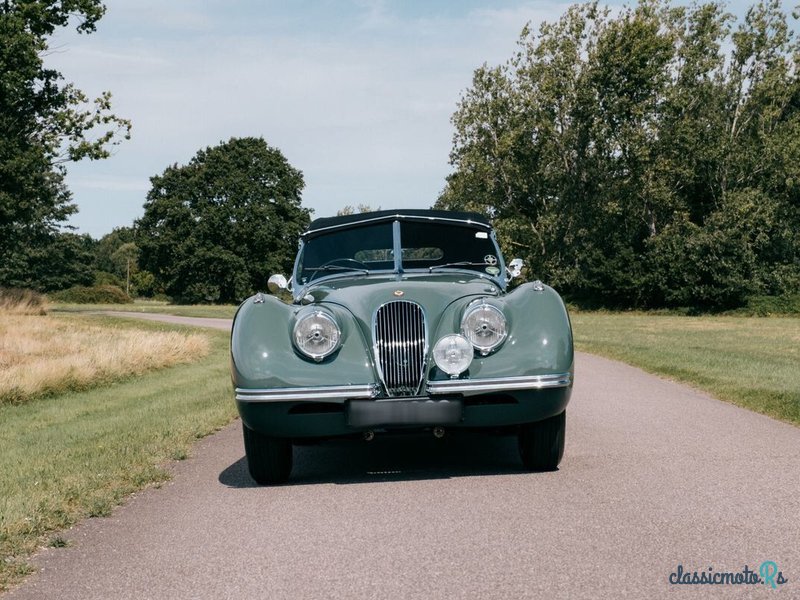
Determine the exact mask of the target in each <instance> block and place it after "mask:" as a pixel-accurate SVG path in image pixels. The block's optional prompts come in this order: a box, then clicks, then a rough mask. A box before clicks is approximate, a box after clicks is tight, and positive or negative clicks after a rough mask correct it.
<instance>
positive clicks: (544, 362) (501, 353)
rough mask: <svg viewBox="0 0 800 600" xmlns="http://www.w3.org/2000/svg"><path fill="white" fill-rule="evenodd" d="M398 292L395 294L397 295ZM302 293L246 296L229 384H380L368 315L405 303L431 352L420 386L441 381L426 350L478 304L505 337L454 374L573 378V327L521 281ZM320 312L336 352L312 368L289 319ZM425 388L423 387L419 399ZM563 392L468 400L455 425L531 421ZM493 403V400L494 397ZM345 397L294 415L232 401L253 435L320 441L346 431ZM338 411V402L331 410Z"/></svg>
mask: <svg viewBox="0 0 800 600" xmlns="http://www.w3.org/2000/svg"><path fill="white" fill-rule="evenodd" d="M399 291H402V292H403V295H402V296H401V297H398V296H396V295H395V292H399ZM305 292H307V293H310V294H311V295H312V296H313V297H314V301H313V303H310V304H307V305H301V304H287V303H285V302H283V301H281V300H279V299H278V298H277V297H275V296H265V295H258V296H254V297H251V298H248V299H247V300H246V301H245V302H244V303H242V305H241V306H240V308H239V311H238V312H237V314H236V317H235V319H234V323H233V329H232V333H231V359H232V377H233V383H234V386H235V387H237V388H244V389H273V388H295V387H314V386H337V385H357V384H376V385H380V378H379V375H378V370H377V369H376V365H375V359H374V354H373V347H372V319H373V315H374V314H375V311H376V310H377V309H378V308H379V307H380V306H381V305H382V304H384V303H387V302H392V301H396V300H407V301H412V302H416V303H418V304H419V305H420V306H422V308H423V310H424V312H425V315H426V321H427V327H428V329H427V338H428V339H427V343H428V347H429V353H428V354H429V358H428V368H427V370H426V371H425V380H426V381H427V380H445V379H447V376H446V375H445V374H444V373H442V372H440V371H439V370H438V368H436V367H435V365H434V364H433V360H432V358H431V357H430V351H431V350H432V348H433V345H434V344H435V343H436V341H437V340H438V339H440V338H441V337H442V336H444V335H447V334H450V333H460V324H461V318H462V315H463V312H464V309H465V308H466V307H467V306H468V305H469V304H470V303H471V302H473V301H475V300H478V299H485V301H486V302H488V303H490V304H493V305H495V306H497V307H498V308H500V309H501V310H502V311H503V313H504V315H505V316H506V319H507V324H508V337H507V338H506V340H505V341H504V343H503V345H502V346H501V347H500V348H499V349H497V350H496V351H495V352H493V353H492V354H490V355H488V356H480V355H476V356H475V358H474V360H473V362H472V365H471V366H470V368H469V370H468V371H467V372H466V373H465V374H463V375H462V376H461V378H470V379H473V378H481V379H484V378H502V377H519V376H524V375H547V374H553V373H567V372H569V373H570V374H572V373H573V345H572V330H571V327H570V322H569V317H568V314H567V311H566V308H565V306H564V303H563V302H562V300H561V298H560V297H559V295H558V294H557V293H556V292H555V291H554V290H553V289H552V288H550V287H547V286H544V287H543V289H537V288H536V287H534V285H533V284H530V283H527V284H523V285H520V286H518V287H517V288H515V289H513V290H512V291H511V292H509V293H506V292H505V291H503V290H502V289H501V288H500V287H499V286H498V285H497V284H496V282H494V281H493V280H492V279H490V278H486V277H482V276H478V275H477V274H467V273H463V272H440V273H433V274H429V273H405V274H402V275H397V274H385V275H369V276H364V275H355V276H350V277H339V278H332V279H327V280H324V281H321V282H320V283H319V284H317V285H312V286H310V287H309V288H308V289H306V290H305ZM256 300H258V302H257V301H256ZM320 309H323V310H326V311H328V312H329V313H331V314H332V315H334V317H335V318H336V321H337V322H338V324H339V326H340V328H341V331H342V341H341V346H340V348H339V349H338V350H337V351H336V352H335V353H334V354H333V355H331V356H329V357H327V358H325V359H323V360H322V361H320V362H315V361H313V360H311V359H309V358H307V357H305V356H302V355H301V354H300V353H299V352H298V351H297V350H296V349H295V348H294V345H293V343H292V340H291V335H292V327H293V324H294V321H295V319H296V318H297V317H299V316H302V315H303V314H305V313H306V312H307V311H315V310H320ZM424 389H425V385H424V383H423V386H422V390H423V393H424ZM570 392H571V387H567V388H556V389H546V390H516V391H511V392H508V394H506V396H508V398H511V399H513V401H512V402H510V403H505V404H504V403H502V402H501V403H496V404H493V403H489V402H487V403H485V404H483V403H481V401H480V396H479V397H477V399H476V398H475V397H473V398H471V399H470V400H471V401H470V403H469V405H466V406H465V408H464V419H463V421H462V423H461V424H460V425H459V427H489V426H492V427H502V426H508V425H516V424H520V423H525V422H532V421H537V420H540V419H544V418H547V417H549V416H552V415H555V414H558V413H560V412H561V411H563V410H564V408H565V407H566V405H567V402H568V401H569V396H570ZM492 396H493V398H497V397H498V394H497V393H495V394H492ZM346 402H347V400H346V399H332V400H331V401H330V402H329V403H328V404H330V405H331V406H328V409H326V410H323V411H321V412H319V413H313V411H311V412H308V413H306V412H304V411H297V405H298V403H297V402H268V403H256V402H238V401H237V406H238V408H239V412H240V415H241V416H242V419H243V421H244V422H245V423H246V424H247V425H248V426H249V427H250V428H252V429H255V430H258V431H261V432H262V433H264V434H267V435H274V436H279V437H291V438H302V437H326V436H331V435H344V434H348V433H354V430H353V428H351V427H349V426H348V425H347V423H346V417H345V411H344V405H345V404H346ZM335 405H338V406H335Z"/></svg>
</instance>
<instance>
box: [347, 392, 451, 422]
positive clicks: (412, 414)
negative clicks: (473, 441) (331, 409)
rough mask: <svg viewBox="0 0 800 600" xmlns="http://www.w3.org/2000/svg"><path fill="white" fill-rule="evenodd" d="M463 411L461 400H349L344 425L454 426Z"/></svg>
mask: <svg viewBox="0 0 800 600" xmlns="http://www.w3.org/2000/svg"><path fill="white" fill-rule="evenodd" d="M463 413H464V406H463V403H462V401H461V400H460V399H453V400H431V399H430V398H410V399H407V400H350V401H349V402H348V403H347V424H348V425H349V426H350V427H378V426H387V425H455V424H456V423H460V422H461V420H462V418H463Z"/></svg>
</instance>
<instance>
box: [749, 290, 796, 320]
mask: <svg viewBox="0 0 800 600" xmlns="http://www.w3.org/2000/svg"><path fill="white" fill-rule="evenodd" d="M734 312H736V313H737V314H744V315H750V316H756V317H769V316H771V315H800V294H785V295H783V296H750V297H749V298H748V299H747V302H746V303H745V305H744V307H743V308H741V309H739V310H737V311H734Z"/></svg>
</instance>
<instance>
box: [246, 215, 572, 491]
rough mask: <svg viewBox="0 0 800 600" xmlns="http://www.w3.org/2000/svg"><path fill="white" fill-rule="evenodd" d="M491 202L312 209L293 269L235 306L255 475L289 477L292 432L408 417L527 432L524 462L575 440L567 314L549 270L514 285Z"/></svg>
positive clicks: (432, 426) (387, 423)
mask: <svg viewBox="0 0 800 600" xmlns="http://www.w3.org/2000/svg"><path fill="white" fill-rule="evenodd" d="M521 267H522V261H520V260H519V259H515V260H513V261H511V263H509V264H506V263H505V261H504V260H503V256H502V254H501V253H500V248H499V247H498V245H497V241H496V239H495V235H494V231H493V229H492V226H491V224H490V223H489V222H488V221H487V220H486V219H485V218H484V217H482V216H481V215H478V214H475V213H465V212H449V211H437V210H393V211H378V212H370V213H362V214H357V215H349V216H341V217H330V218H324V219H317V220H315V221H313V222H312V223H311V225H310V226H309V228H308V230H307V231H306V232H305V233H304V234H303V235H302V236H301V238H300V250H299V252H298V255H297V260H296V262H295V266H294V273H293V275H292V278H291V281H290V282H287V280H286V278H285V277H283V276H281V275H273V276H272V277H271V278H270V281H269V289H270V291H271V292H272V293H273V294H274V295H265V294H261V293H259V294H256V295H255V296H253V297H251V298H248V299H247V300H246V301H245V302H244V303H243V304H242V305H241V306H240V307H239V310H238V312H237V313H236V317H235V319H234V322H233V329H232V333H231V359H232V360H231V365H232V366H231V368H232V376H233V383H234V387H235V394H236V404H237V407H238V409H239V414H240V415H241V417H242V425H243V432H244V446H245V452H246V454H247V463H248V467H249V471H250V475H251V476H252V477H253V479H254V480H255V481H256V482H258V483H260V484H271V483H280V482H284V481H286V480H287V479H288V478H289V474H290V472H291V469H292V445H293V443H296V442H304V441H309V440H315V439H325V438H330V437H334V436H348V435H350V436H353V435H356V436H359V437H363V438H364V439H367V440H370V439H372V438H373V437H374V436H375V435H376V434H383V433H389V432H393V431H399V430H408V429H417V430H429V431H431V432H432V433H433V435H435V436H437V437H441V436H443V435H444V433H445V430H447V429H462V430H470V429H494V430H498V431H502V432H508V433H513V434H515V435H518V436H519V450H520V456H521V458H522V463H523V464H524V466H525V467H526V468H528V469H530V470H554V469H555V468H556V467H557V466H558V464H559V462H560V461H561V458H562V456H563V454H564V431H565V423H566V413H565V410H566V406H567V403H568V401H569V397H570V392H571V391H572V381H573V349H572V330H571V327H570V322H569V317H568V315H567V310H566V308H565V306H564V303H563V302H562V300H561V298H560V297H559V295H558V294H557V293H556V292H555V291H553V289H552V288H550V287H548V286H546V285H544V284H542V283H541V282H539V281H534V282H531V283H525V284H522V285H519V286H517V287H515V288H514V289H512V290H511V291H509V289H508V287H509V282H510V281H511V280H512V279H513V278H514V277H516V276H518V275H519V273H520V269H521Z"/></svg>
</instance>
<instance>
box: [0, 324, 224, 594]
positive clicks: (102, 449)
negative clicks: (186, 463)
mask: <svg viewBox="0 0 800 600" xmlns="http://www.w3.org/2000/svg"><path fill="white" fill-rule="evenodd" d="M91 320H92V321H93V322H103V321H106V319H105V318H97V317H94V318H91ZM131 327H139V328H144V329H162V330H173V329H179V330H182V331H185V330H186V328H182V327H179V326H170V325H165V324H160V323H151V322H144V321H143V322H141V323H136V324H133V325H131ZM203 333H204V335H206V336H208V338H209V340H210V342H211V351H210V353H209V355H208V356H206V357H205V358H203V359H201V360H199V361H197V362H195V363H192V364H188V365H180V366H176V367H171V368H168V369H163V370H160V371H156V372H153V373H149V374H147V375H143V376H141V377H136V378H132V379H128V380H125V381H122V382H119V383H116V384H113V385H110V386H107V387H102V388H97V389H93V390H90V391H88V392H82V393H67V394H63V395H58V396H55V397H50V398H45V399H41V400H37V401H34V402H31V403H29V404H23V405H19V406H0V448H2V452H0V591H2V590H3V589H5V588H7V587H8V586H9V585H11V584H12V583H14V582H16V581H19V580H20V579H21V578H23V577H24V576H25V575H27V574H28V573H30V571H31V567H30V565H29V564H28V562H27V559H28V557H29V556H30V555H31V553H32V552H34V551H35V550H36V549H37V548H38V547H41V546H46V545H50V546H61V545H63V544H64V540H63V538H61V536H60V535H58V534H57V533H58V532H59V531H60V530H62V529H64V528H66V527H69V526H70V525H72V524H74V523H76V522H77V521H78V520H80V519H83V518H85V517H94V516H102V515H107V514H109V512H110V511H111V509H112V508H113V507H114V506H116V505H117V504H119V503H120V502H122V501H123V500H124V498H125V497H126V496H127V495H129V494H130V493H132V492H134V491H136V490H139V489H141V488H143V487H146V486H148V485H152V484H158V483H159V482H162V481H164V480H165V479H167V478H168V473H167V471H166V470H165V468H164V465H166V464H167V463H168V462H169V461H170V460H180V459H183V458H186V457H187V456H188V453H189V449H190V447H191V444H192V442H193V441H195V440H196V439H198V438H201V437H203V436H206V435H208V434H210V433H213V432H214V431H216V430H218V429H219V428H220V427H222V426H224V425H225V424H227V423H229V422H230V421H231V420H232V419H233V418H234V416H235V414H236V409H235V406H234V403H233V401H232V399H231V384H230V376H229V372H228V334H227V333H226V332H223V331H213V330H203Z"/></svg>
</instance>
